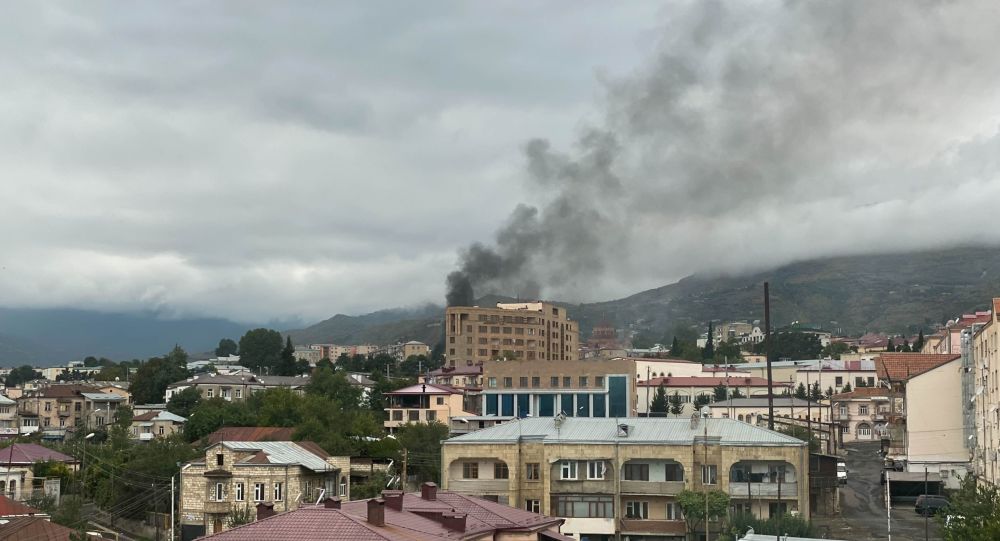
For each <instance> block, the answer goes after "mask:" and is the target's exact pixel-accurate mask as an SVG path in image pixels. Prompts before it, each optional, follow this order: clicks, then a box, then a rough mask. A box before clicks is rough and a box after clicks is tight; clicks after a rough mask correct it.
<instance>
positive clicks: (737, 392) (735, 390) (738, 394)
mask: <svg viewBox="0 0 1000 541" xmlns="http://www.w3.org/2000/svg"><path fill="white" fill-rule="evenodd" d="M729 398H743V393H742V392H740V388H739V387H733V391H732V392H731V393H729Z"/></svg>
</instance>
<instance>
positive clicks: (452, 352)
mask: <svg viewBox="0 0 1000 541" xmlns="http://www.w3.org/2000/svg"><path fill="white" fill-rule="evenodd" d="M579 347H580V330H579V327H578V326H577V324H576V322H575V321H572V320H570V319H569V317H568V316H567V314H566V310H565V309H564V308H560V307H558V306H555V305H552V304H549V303H544V302H523V303H497V305H496V308H482V307H479V306H449V307H448V309H447V310H445V353H446V356H447V357H446V358H447V366H459V365H463V364H464V365H467V366H472V365H476V364H479V363H482V362H485V361H488V360H491V359H503V358H506V359H508V360H524V361H570V360H576V359H577V358H578V350H579Z"/></svg>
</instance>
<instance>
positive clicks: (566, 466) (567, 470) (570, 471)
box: [559, 460, 576, 481]
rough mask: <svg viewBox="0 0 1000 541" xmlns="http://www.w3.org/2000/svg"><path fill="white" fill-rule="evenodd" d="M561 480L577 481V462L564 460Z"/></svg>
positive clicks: (560, 472)
mask: <svg viewBox="0 0 1000 541" xmlns="http://www.w3.org/2000/svg"><path fill="white" fill-rule="evenodd" d="M559 478H560V479H563V480H569V481H575V480H576V462H575V461H572V460H563V461H562V464H561V465H560V467H559Z"/></svg>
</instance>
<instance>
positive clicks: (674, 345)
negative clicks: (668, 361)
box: [670, 336, 681, 357]
mask: <svg viewBox="0 0 1000 541" xmlns="http://www.w3.org/2000/svg"><path fill="white" fill-rule="evenodd" d="M680 355H681V343H680V342H678V341H677V337H676V336H675V337H674V339H673V340H672V341H671V342H670V356H671V357H680Z"/></svg>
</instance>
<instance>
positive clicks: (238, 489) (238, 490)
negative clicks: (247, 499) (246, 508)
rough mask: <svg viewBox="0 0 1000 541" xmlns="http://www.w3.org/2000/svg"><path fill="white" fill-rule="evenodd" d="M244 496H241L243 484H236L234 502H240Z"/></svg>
mask: <svg viewBox="0 0 1000 541" xmlns="http://www.w3.org/2000/svg"><path fill="white" fill-rule="evenodd" d="M244 496H246V495H245V494H243V483H236V501H238V502H242V501H243V498H244Z"/></svg>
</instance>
